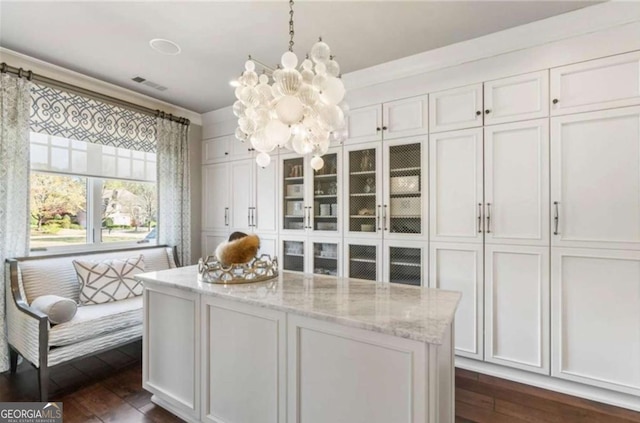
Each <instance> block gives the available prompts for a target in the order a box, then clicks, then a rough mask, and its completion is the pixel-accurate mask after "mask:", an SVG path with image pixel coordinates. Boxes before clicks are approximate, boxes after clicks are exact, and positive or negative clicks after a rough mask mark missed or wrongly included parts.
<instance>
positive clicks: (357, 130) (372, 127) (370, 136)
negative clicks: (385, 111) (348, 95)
mask: <svg viewBox="0 0 640 423" xmlns="http://www.w3.org/2000/svg"><path fill="white" fill-rule="evenodd" d="M381 112H382V107H380V105H379V104H376V105H373V106H367V107H361V108H359V109H353V110H351V111H350V112H349V115H348V116H347V132H348V135H347V140H346V142H345V143H346V144H356V143H359V142H368V141H379V140H381V139H382V115H381Z"/></svg>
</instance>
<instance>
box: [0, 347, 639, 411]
mask: <svg viewBox="0 0 640 423" xmlns="http://www.w3.org/2000/svg"><path fill="white" fill-rule="evenodd" d="M141 357H142V346H141V343H140V342H136V343H133V344H129V345H126V346H124V347H121V348H119V349H116V350H112V351H108V352H105V353H102V354H98V355H95V356H93V357H89V358H85V359H83V360H80V361H76V362H73V363H70V364H64V365H61V366H57V367H54V368H52V369H51V390H52V398H51V399H52V400H55V401H62V402H63V404H64V405H63V410H64V422H65V423H82V422H92V423H94V422H117V423H129V422H132V423H135V422H157V423H163V422H181V421H182V420H180V419H179V418H177V417H176V416H174V415H173V414H171V413H169V412H167V411H165V410H164V409H162V408H161V407H158V406H156V405H155V404H153V403H151V394H149V393H148V392H146V391H145V390H143V389H142V368H141V365H140V364H141ZM37 390H38V383H37V378H36V372H35V370H34V369H33V367H32V366H30V365H28V364H25V363H23V364H22V365H20V367H19V369H18V372H17V373H16V374H13V375H12V374H9V373H3V374H0V401H37V398H38V392H37ZM456 422H457V423H470V422H471V423H523V422H527V423H531V422H534V423H538V422H540V423H574V422H576V423H577V422H580V423H630V422H636V423H640V413H636V412H633V411H629V410H625V409H622V408H617V407H613V406H609V405H605V404H600V403H596V402H593V401H588V400H584V399H581V398H576V397H572V396H569V395H564V394H559V393H555V392H551V391H547V390H544V389H539V388H534V387H531V386H528V385H523V384H520V383H515V382H510V381H507V380H504V379H498V378H495V377H492V376H487V375H482V374H479V373H474V372H469V371H466V370H462V369H456ZM327 423H330V422H327ZM389 423H394V422H389Z"/></svg>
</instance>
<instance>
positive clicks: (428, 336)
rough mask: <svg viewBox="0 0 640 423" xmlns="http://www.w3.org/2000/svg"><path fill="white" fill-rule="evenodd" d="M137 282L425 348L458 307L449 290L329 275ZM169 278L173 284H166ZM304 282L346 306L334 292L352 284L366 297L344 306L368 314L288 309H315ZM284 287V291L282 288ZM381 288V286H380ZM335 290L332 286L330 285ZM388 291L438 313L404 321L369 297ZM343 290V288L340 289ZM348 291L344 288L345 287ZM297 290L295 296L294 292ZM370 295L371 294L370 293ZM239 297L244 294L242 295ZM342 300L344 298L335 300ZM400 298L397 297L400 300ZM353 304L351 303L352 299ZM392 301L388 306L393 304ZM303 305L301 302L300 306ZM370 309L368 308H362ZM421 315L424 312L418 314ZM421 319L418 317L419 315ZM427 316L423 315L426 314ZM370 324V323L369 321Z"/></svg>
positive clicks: (186, 275)
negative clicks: (270, 293) (262, 293)
mask: <svg viewBox="0 0 640 423" xmlns="http://www.w3.org/2000/svg"><path fill="white" fill-rule="evenodd" d="M135 277H136V278H137V279H139V280H141V281H143V282H145V283H148V284H151V285H159V286H165V287H170V288H175V289H180V290H186V291H189V292H193V293H195V294H200V295H207V296H211V297H218V298H222V299H225V300H231V301H234V302H238V303H244V304H248V305H252V306H258V307H262V308H267V309H272V310H276V311H283V312H286V313H291V314H294V315H297V316H302V317H309V318H314V319H318V320H322V321H326V322H330V323H336V324H340V325H343V326H348V327H353V328H358V329H363V330H367V331H371V332H377V333H382V334H386V335H391V336H395V337H399V338H404V339H409V340H413V341H417V342H425V343H428V344H435V345H441V344H442V343H443V340H444V337H445V332H446V330H447V328H448V326H449V325H450V324H452V322H453V320H454V315H455V310H456V308H457V306H458V304H459V302H460V298H461V294H460V293H458V292H454V291H444V290H435V289H433V288H422V287H415V286H406V285H399V284H387V283H382V282H373V281H364V280H356V279H346V278H336V277H329V276H319V275H310V274H298V273H293V272H281V274H280V276H279V278H278V279H274V280H272V281H264V282H257V283H248V284H238V285H224V284H211V283H206V282H201V281H199V280H198V279H197V270H196V269H195V266H189V267H183V268H178V269H170V270H165V271H159V272H148V273H144V274H140V275H136V276H135ZM171 279H174V280H171ZM305 281H307V282H309V281H312V282H314V283H315V282H317V281H320V282H321V283H322V284H324V285H327V286H322V287H321V288H320V289H317V291H319V295H318V296H320V297H322V298H320V300H326V299H327V298H326V297H327V296H328V295H330V296H331V297H330V299H331V300H334V301H336V299H337V301H338V302H340V301H341V300H342V301H347V302H348V301H349V293H346V294H345V293H344V292H343V293H342V294H340V293H339V292H337V291H339V290H340V289H341V288H339V287H337V285H338V284H340V283H342V284H345V283H346V284H347V285H346V286H349V285H350V284H351V285H356V287H355V289H356V290H357V289H362V288H365V289H367V292H364V293H362V292H357V293H356V294H355V295H354V294H351V297H352V298H351V302H348V305H351V306H352V307H353V306H354V305H355V306H356V308H357V307H359V306H362V307H363V308H364V311H365V312H367V313H365V314H355V312H354V315H347V316H345V315H339V314H338V313H337V312H334V313H332V312H330V311H327V310H320V309H308V308H304V307H302V306H300V305H295V304H288V303H287V301H292V298H289V297H294V296H295V298H293V300H295V301H299V300H300V298H299V297H303V296H304V297H305V298H306V296H309V297H311V298H312V299H311V300H308V301H307V302H308V303H311V306H313V307H315V304H314V301H315V300H316V298H315V296H314V294H313V293H312V294H310V295H309V294H308V293H307V292H302V291H303V288H302V286H301V285H303V284H304V283H305ZM285 284H286V287H285V286H284V285H285ZM382 284H384V285H382ZM333 285H336V286H333ZM385 285H388V286H389V288H388V289H389V290H393V291H394V293H395V292H400V293H401V294H402V295H406V294H407V293H410V295H413V294H416V295H415V296H416V297H418V298H417V299H416V298H409V299H410V300H411V302H409V303H407V308H416V307H417V306H418V308H419V309H420V308H424V304H422V303H423V302H424V301H425V300H424V298H425V297H426V301H427V302H428V304H429V305H432V303H437V304H436V306H437V308H438V310H436V312H435V313H434V315H433V316H429V315H427V316H424V315H420V316H417V317H416V318H411V317H406V314H407V312H406V311H405V310H404V309H403V307H402V306H403V302H402V301H397V300H395V299H387V298H382V300H379V299H378V298H375V297H374V298H371V297H373V296H374V294H375V293H376V289H379V288H380V287H381V286H385ZM276 288H278V289H280V290H281V291H283V292H278V293H277V294H276V295H278V294H279V295H282V296H286V297H287V298H284V299H283V298H280V297H277V296H274V297H273V298H268V299H265V298H249V297H248V295H255V293H256V292H257V291H259V290H266V289H272V290H273V289H276ZM291 288H294V289H293V291H294V292H290V291H291ZM225 289H228V290H233V289H237V290H239V291H240V292H236V293H235V294H234V293H233V291H230V292H232V293H229V292H224V290H225ZM342 289H344V287H342ZM347 290H348V288H347ZM298 291H300V292H298ZM369 291H371V292H369ZM243 294H244V295H243ZM340 295H343V296H344V297H345V299H343V298H342V297H339V296H340ZM402 295H399V296H402ZM438 295H440V296H442V297H443V298H442V299H439V298H434V299H433V300H432V299H431V298H430V296H436V297H437V296H438ZM353 297H356V298H355V300H356V301H353V300H354V298H353ZM274 300H275V301H278V300H279V301H280V302H279V303H274ZM418 300H422V302H421V303H419V304H414V303H415V302H416V301H418ZM359 301H361V302H362V303H365V302H367V301H368V302H369V303H370V302H371V301H375V302H376V306H378V304H377V303H381V304H380V308H381V309H385V308H394V312H395V314H394V313H390V314H389V315H385V314H382V313H380V312H378V310H377V309H376V308H375V307H374V308H373V309H372V308H371V304H359ZM439 301H440V302H442V303H443V305H442V307H439V305H440V303H439ZM392 302H393V304H392ZM303 303H304V301H303ZM330 304H331V303H330ZM304 306H305V307H309V304H307V303H305V304H304ZM367 306H369V308H366V307H367ZM421 311H424V310H421ZM418 314H420V313H418ZM427 314H428V313H427ZM381 317H384V318H386V319H388V320H389V321H385V322H382V323H380V322H376V321H375V320H376V319H378V318H381ZM372 319H373V320H372Z"/></svg>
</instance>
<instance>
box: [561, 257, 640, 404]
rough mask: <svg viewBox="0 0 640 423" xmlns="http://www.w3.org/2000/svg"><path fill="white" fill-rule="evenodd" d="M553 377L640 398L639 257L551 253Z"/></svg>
mask: <svg viewBox="0 0 640 423" xmlns="http://www.w3.org/2000/svg"><path fill="white" fill-rule="evenodd" d="M551 269H552V271H551V280H552V295H551V298H552V309H551V316H552V325H551V327H552V337H553V338H552V339H553V343H552V363H553V367H552V375H553V376H556V377H559V378H562V379H568V380H572V381H576V382H584V383H588V384H591V385H595V386H600V387H603V388H607V389H612V390H615V391H620V392H626V393H629V394H632V395H640V360H639V359H638V357H640V252H638V251H615V250H597V249H586V248H585V249H572V248H553V249H552V267H551Z"/></svg>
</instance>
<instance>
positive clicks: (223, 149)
mask: <svg viewBox="0 0 640 423" xmlns="http://www.w3.org/2000/svg"><path fill="white" fill-rule="evenodd" d="M238 142H239V141H238ZM202 148H203V152H202V153H203V154H202V163H203V164H205V163H217V162H224V161H226V160H227V159H228V158H229V137H218V138H213V139H210V140H205V141H204V142H203V145H202Z"/></svg>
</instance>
